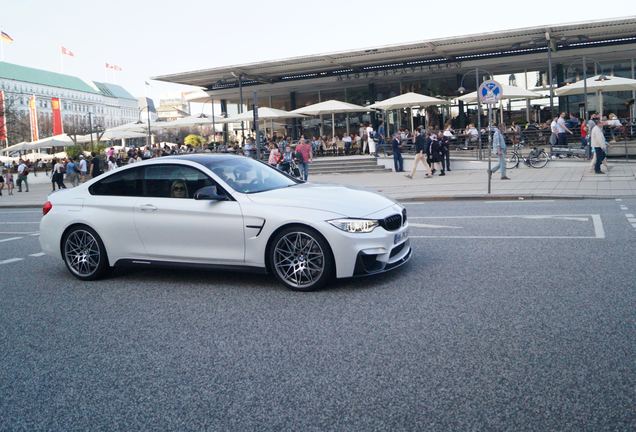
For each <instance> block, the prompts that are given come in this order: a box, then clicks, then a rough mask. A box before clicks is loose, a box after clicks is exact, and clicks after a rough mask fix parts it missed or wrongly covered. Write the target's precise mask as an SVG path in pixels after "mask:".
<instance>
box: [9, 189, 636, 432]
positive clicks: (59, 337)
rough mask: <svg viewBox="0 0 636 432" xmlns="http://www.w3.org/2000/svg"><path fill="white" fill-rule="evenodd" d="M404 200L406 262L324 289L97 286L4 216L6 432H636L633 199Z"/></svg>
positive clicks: (169, 280)
mask: <svg viewBox="0 0 636 432" xmlns="http://www.w3.org/2000/svg"><path fill="white" fill-rule="evenodd" d="M408 210H409V215H410V220H411V224H412V230H411V235H412V236H413V238H412V244H413V247H414V257H413V259H412V260H411V262H410V263H409V264H408V265H407V266H405V267H403V268H402V269H399V270H397V271H394V272H392V273H389V274H386V275H382V276H379V277H372V278H364V279H355V280H345V281H340V282H337V283H336V284H334V285H333V286H332V287H330V288H329V289H327V290H324V291H320V292H314V293H294V292H291V291H288V290H286V289H284V288H282V287H281V286H279V285H278V284H277V283H276V282H275V281H274V280H273V279H272V278H270V277H266V276H260V275H251V274H237V273H224V272H200V271H182V270H180V271H171V270H126V271H118V272H116V274H115V275H114V276H112V277H111V278H109V279H107V280H103V281H99V282H93V283H81V282H79V281H77V280H75V279H74V278H72V277H71V276H70V274H69V273H68V272H67V270H66V269H65V267H64V265H63V263H62V262H58V261H57V260H54V259H52V258H50V257H47V256H38V253H39V252H40V249H39V244H38V238H37V230H38V225H37V221H38V220H39V218H40V214H39V212H37V211H33V210H1V211H0V430H2V431H5V430H6V431H19V430H25V431H40V430H51V431H74V430H91V431H100V430H103V431H113V430H126V431H131V430H162V431H164V430H165V431H168V430H171V431H187V430H209V431H226V430H228V431H229V430H232V431H234V430H259V431H263V430H273V431H280V430H302V431H311V430H316V431H324V430H360V431H370V430H390V431H400V430H413V431H424V430H426V431H436V430H440V431H460V430H461V431H464V430H476V431H477V430H479V431H485V430H487V431H493V430H495V431H496V430H511V431H524V430H530V431H551V430H554V431H586V430H589V431H603V430H608V431H609V430H611V431H623V430H624V431H633V430H635V429H636V414H635V411H634V407H635V406H636V400H635V399H636V398H635V396H636V394H635V389H636V363H635V362H634V359H635V358H636V337H635V336H636V332H635V330H636V329H635V327H636V319H635V318H636V302H635V299H636V295H635V289H634V288H635V287H636V275H635V273H634V262H635V258H634V257H635V255H636V227H634V226H632V221H630V220H629V216H628V215H630V214H632V215H633V214H636V200H634V199H632V200H624V201H620V202H619V201H615V200H577V201H553V202H540V201H518V202H486V201H474V202H437V203H430V202H429V203H422V204H410V205H408ZM626 215H627V216H626ZM631 217H632V218H633V216H631ZM633 223H634V225H636V221H633ZM16 237H19V238H16ZM11 239H12V240H11ZM33 255H35V256H33Z"/></svg>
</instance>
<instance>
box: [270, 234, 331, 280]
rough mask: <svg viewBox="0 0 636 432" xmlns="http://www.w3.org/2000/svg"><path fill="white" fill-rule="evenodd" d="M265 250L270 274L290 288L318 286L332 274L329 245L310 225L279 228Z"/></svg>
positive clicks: (329, 278)
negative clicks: (266, 250) (267, 250)
mask: <svg viewBox="0 0 636 432" xmlns="http://www.w3.org/2000/svg"><path fill="white" fill-rule="evenodd" d="M268 253H269V257H268V258H269V260H268V261H269V263H270V269H271V271H272V273H274V275H275V276H276V278H277V279H278V280H279V281H281V282H282V283H283V284H284V285H285V286H286V287H287V288H290V289H292V290H296V291H313V290H316V289H320V288H322V287H324V286H325V284H327V282H329V281H330V280H331V279H333V277H334V274H335V269H334V263H333V254H332V253H331V249H330V248H329V244H328V243H327V241H326V240H325V239H324V238H323V237H322V236H321V235H320V234H319V233H318V232H316V231H315V230H313V229H311V228H308V227H304V226H290V227H288V228H285V229H283V230H281V231H279V232H278V233H277V234H276V236H275V237H274V239H273V240H272V242H271V247H270V248H269V252H268Z"/></svg>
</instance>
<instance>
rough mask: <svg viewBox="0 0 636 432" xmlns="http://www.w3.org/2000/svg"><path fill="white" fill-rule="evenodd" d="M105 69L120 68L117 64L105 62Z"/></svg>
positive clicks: (117, 69)
mask: <svg viewBox="0 0 636 432" xmlns="http://www.w3.org/2000/svg"><path fill="white" fill-rule="evenodd" d="M106 69H112V70H114V71H117V72H119V71H121V70H122V69H121V67H119V66H117V65H115V64H110V63H106Z"/></svg>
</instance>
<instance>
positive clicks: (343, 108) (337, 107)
mask: <svg viewBox="0 0 636 432" xmlns="http://www.w3.org/2000/svg"><path fill="white" fill-rule="evenodd" d="M364 111H369V108H368V107H363V106H362V105H355V104H351V103H348V102H342V101H339V100H334V99H331V100H328V101H324V102H318V103H316V104H313V105H307V106H306V107H302V108H298V109H295V110H293V111H292V112H293V113H296V114H306V115H313V116H319V115H323V114H331V136H332V137H333V136H335V135H336V119H335V115H336V114H337V113H353V112H364Z"/></svg>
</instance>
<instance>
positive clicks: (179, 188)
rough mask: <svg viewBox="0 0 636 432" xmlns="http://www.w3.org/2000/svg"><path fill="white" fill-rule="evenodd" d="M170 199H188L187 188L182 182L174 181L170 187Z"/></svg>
mask: <svg viewBox="0 0 636 432" xmlns="http://www.w3.org/2000/svg"><path fill="white" fill-rule="evenodd" d="M170 197H171V198H188V187H187V186H186V184H185V181H183V180H175V181H173V182H172V185H171V186H170Z"/></svg>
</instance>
